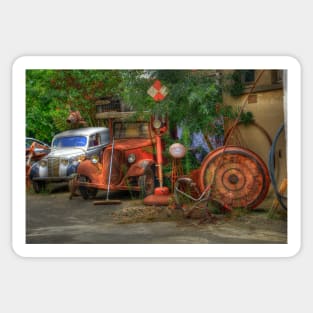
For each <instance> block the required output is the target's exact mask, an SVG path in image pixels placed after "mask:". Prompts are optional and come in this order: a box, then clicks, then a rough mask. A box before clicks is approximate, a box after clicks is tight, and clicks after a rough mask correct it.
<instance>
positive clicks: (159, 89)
mask: <svg viewBox="0 0 313 313" xmlns="http://www.w3.org/2000/svg"><path fill="white" fill-rule="evenodd" d="M167 94H168V89H167V87H166V86H164V85H162V84H161V82H160V81H159V80H156V81H155V82H154V83H153V85H152V86H151V87H150V88H149V89H148V95H149V96H151V97H152V98H153V99H154V100H155V101H161V100H163V99H164V98H165V97H166V95H167Z"/></svg>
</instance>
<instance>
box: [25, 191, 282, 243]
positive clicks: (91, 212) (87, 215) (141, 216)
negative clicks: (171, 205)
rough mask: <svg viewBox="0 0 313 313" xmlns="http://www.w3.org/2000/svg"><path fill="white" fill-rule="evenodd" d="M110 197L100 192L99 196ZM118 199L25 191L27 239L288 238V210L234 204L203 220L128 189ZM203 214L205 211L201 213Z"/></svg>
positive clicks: (163, 240) (272, 240) (194, 240)
mask: <svg viewBox="0 0 313 313" xmlns="http://www.w3.org/2000/svg"><path fill="white" fill-rule="evenodd" d="M103 199H105V193H104V192H99V193H98V195H97V197H96V199H95V200H103ZM110 199H121V200H122V202H121V204H117V205H95V204H94V202H93V200H84V199H83V198H82V197H80V196H79V197H74V198H73V199H72V200H70V199H69V193H68V192H67V190H66V188H65V189H64V188H56V189H51V190H50V191H48V192H44V193H41V194H35V193H34V192H32V191H30V192H28V193H27V197H26V242H27V243H29V244H36V243H44V244H50V243H51V244H53V243H58V244H59V243H64V244H73V243H74V244H75V243H78V244H93V243H95V244H99V243H100V244H109V243H110V244H121V243H123V244H124V243H130V244H139V243H149V244H151V243H158V244H160V243H161V244H168V243H169V244H180V243H181V244H186V243H190V244H191V243H196V244H199V243H203V244H251V243H252V244H256V243H260V244H265V243H266V244H269V243H273V244H274V243H287V221H286V216H284V215H283V214H280V215H276V216H275V217H274V218H269V217H268V211H267V210H265V209H262V207H260V208H258V209H257V210H254V211H249V212H247V211H243V210H235V211H233V212H232V213H231V214H227V215H225V214H216V215H214V223H212V221H211V222H204V223H201V224H199V222H200V220H199V218H191V219H187V218H185V217H184V216H183V214H182V211H181V210H177V209H176V210H170V209H168V208H167V207H149V206H145V205H143V203H142V200H141V199H138V198H134V197H133V199H132V197H130V195H129V194H128V193H115V194H112V195H111V196H110ZM200 216H201V214H200Z"/></svg>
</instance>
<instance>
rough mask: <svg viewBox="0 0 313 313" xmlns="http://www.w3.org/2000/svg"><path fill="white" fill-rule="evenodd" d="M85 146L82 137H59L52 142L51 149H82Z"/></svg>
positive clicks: (84, 138) (85, 142) (84, 139)
mask: <svg viewBox="0 0 313 313" xmlns="http://www.w3.org/2000/svg"><path fill="white" fill-rule="evenodd" d="M86 144H87V138H86V137H84V136H71V137H59V138H56V139H54V140H53V143H52V146H53V148H57V149H58V148H71V147H84V146H86Z"/></svg>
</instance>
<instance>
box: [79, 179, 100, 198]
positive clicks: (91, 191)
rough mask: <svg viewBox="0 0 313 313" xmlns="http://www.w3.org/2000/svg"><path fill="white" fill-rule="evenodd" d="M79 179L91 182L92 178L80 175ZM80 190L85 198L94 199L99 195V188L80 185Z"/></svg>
mask: <svg viewBox="0 0 313 313" xmlns="http://www.w3.org/2000/svg"><path fill="white" fill-rule="evenodd" d="M79 181H80V182H84V183H87V182H90V179H89V178H88V177H86V176H80V177H79ZM79 191H80V194H81V195H82V197H83V198H84V199H85V200H88V199H93V198H94V197H95V196H96V195H97V192H98V189H96V188H88V187H85V186H79Z"/></svg>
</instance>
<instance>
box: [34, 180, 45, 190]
mask: <svg viewBox="0 0 313 313" xmlns="http://www.w3.org/2000/svg"><path fill="white" fill-rule="evenodd" d="M33 189H34V191H35V192H36V193H40V192H42V191H45V190H46V183H45V182H42V181H33Z"/></svg>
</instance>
